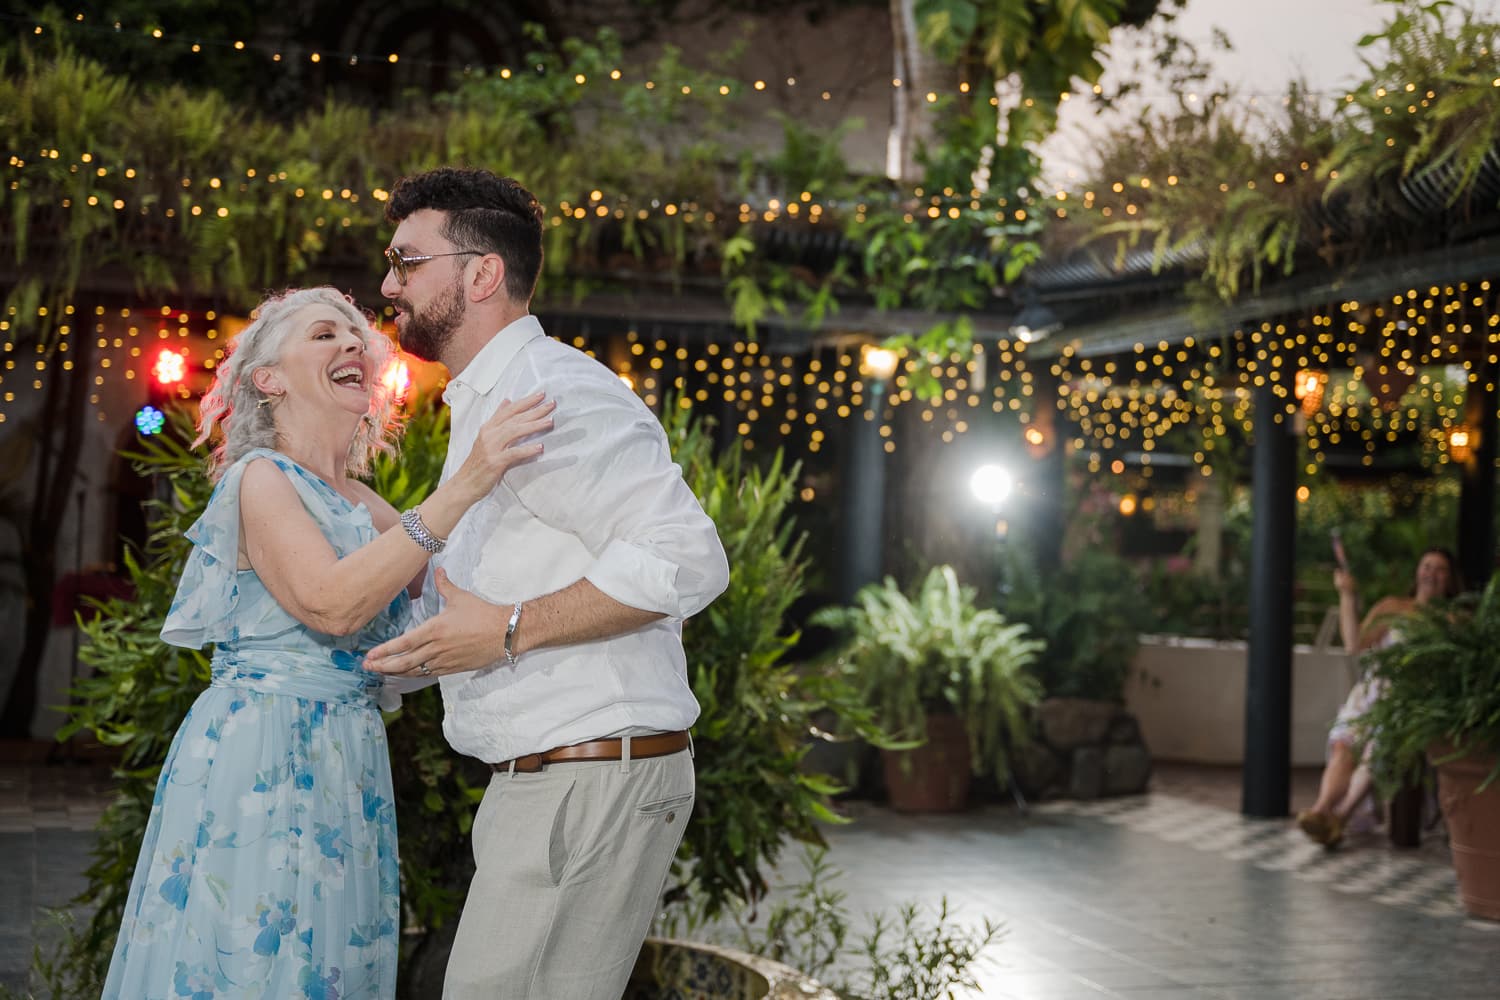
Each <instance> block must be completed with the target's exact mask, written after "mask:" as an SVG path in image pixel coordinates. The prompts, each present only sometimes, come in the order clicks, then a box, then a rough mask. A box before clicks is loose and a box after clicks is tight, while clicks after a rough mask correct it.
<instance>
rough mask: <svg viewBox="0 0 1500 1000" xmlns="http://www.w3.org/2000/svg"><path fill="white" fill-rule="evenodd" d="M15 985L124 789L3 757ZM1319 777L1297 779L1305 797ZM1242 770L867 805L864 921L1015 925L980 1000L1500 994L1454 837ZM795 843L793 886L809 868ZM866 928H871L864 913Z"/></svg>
mask: <svg viewBox="0 0 1500 1000" xmlns="http://www.w3.org/2000/svg"><path fill="white" fill-rule="evenodd" d="M4 757H8V758H9V760H5V759H0V852H3V856H4V857H5V858H7V859H8V860H9V862H10V863H9V864H7V865H5V866H3V867H0V984H4V985H7V986H10V987H12V988H18V987H21V986H22V984H23V982H24V977H25V969H26V967H27V964H28V963H29V961H30V955H31V950H32V945H33V927H32V921H33V919H34V917H35V915H36V913H37V911H38V908H40V907H42V906H44V905H48V904H55V903H60V902H62V901H64V900H66V899H67V898H68V897H69V896H70V895H72V894H73V893H74V892H76V891H77V890H78V889H79V888H81V886H82V879H81V874H80V873H81V872H82V870H83V868H84V865H85V864H86V860H87V853H88V847H89V844H90V842H91V839H92V834H91V832H90V831H91V828H92V825H93V823H94V821H95V820H96V819H97V817H98V815H99V811H100V809H101V808H102V801H103V798H104V796H105V795H106V794H107V791H108V787H109V781H108V776H107V774H106V773H105V772H103V771H101V770H99V769H98V768H97V767H91V766H87V765H80V764H76V763H71V764H51V765H49V764H47V763H46V762H45V761H44V760H42V759H38V758H39V755H38V754H35V753H31V754H20V755H18V754H16V753H14V752H11V753H8V754H3V755H0V758H4ZM1315 786H1316V774H1315V773H1301V772H1299V774H1298V775H1297V777H1296V779H1295V780H1294V795H1293V803H1294V805H1295V806H1300V805H1304V804H1306V803H1307V802H1308V801H1310V798H1311V795H1312V790H1313V789H1314V788H1315ZM1238 801H1239V791H1238V772H1237V771H1236V770H1235V769H1232V768H1229V769H1223V768H1220V769H1215V768H1207V769H1204V768H1190V767H1174V766H1171V765H1159V766H1158V769H1157V774H1156V776H1155V778H1154V780H1153V791H1152V793H1151V794H1149V795H1144V796H1136V797H1131V798H1125V799H1112V800H1104V801H1100V802H1092V803H1075V802H1056V803H1041V804H1039V805H1036V806H1035V807H1034V808H1033V810H1032V812H1031V813H1030V814H1029V815H1028V816H1024V817H1023V816H1020V815H1018V814H1017V812H1016V811H1015V810H1014V809H1013V808H1011V807H1009V806H991V807H987V808H984V809H980V810H976V811H973V812H969V813H965V814H962V815H959V816H942V817H908V816H901V815H897V814H895V813H892V812H890V811H888V810H886V809H883V808H880V807H875V806H871V805H868V804H864V803H854V804H853V805H852V806H851V813H852V814H853V816H854V818H855V822H854V823H852V824H850V825H848V826H842V827H837V828H831V829H829V831H828V839H829V842H830V844H831V850H830V853H829V856H828V860H829V862H830V863H831V864H832V865H834V866H835V867H837V868H839V869H841V870H842V871H843V872H844V873H845V877H844V878H843V879H842V880H841V881H840V882H839V883H838V884H839V886H840V887H841V888H842V889H843V890H844V891H845V892H846V893H847V894H848V903H849V906H850V909H851V911H853V912H854V913H856V914H867V913H870V912H873V911H877V910H882V909H883V910H886V911H888V912H889V911H891V910H892V909H893V908H894V907H895V906H896V905H899V904H900V903H903V902H908V901H916V902H921V903H925V904H930V905H935V904H936V903H937V901H938V900H939V899H940V898H942V897H946V898H947V900H948V902H949V903H950V905H951V906H954V907H956V908H957V916H958V918H959V919H960V920H962V921H966V922H972V923H976V924H977V923H978V922H979V921H980V919H981V918H982V917H985V916H988V917H990V918H992V919H995V920H998V921H1000V922H1002V923H1003V924H1004V925H1005V928H1006V933H1005V936H1004V938H1003V940H1002V941H1000V942H999V943H998V944H996V945H994V946H992V947H991V948H990V949H989V951H988V952H987V954H986V956H985V961H984V963H983V965H982V966H981V967H980V970H979V979H980V982H981V984H982V987H983V990H982V994H981V995H983V996H984V997H995V998H1006V1000H1074V998H1085V997H1087V998H1091V1000H1099V998H1131V1000H1147V998H1156V997H1161V998H1166V1000H1178V998H1215V1000H1280V998H1287V1000H1291V998H1296V1000H1343V998H1348V1000H1355V998H1358V1000H1396V998H1418V997H1420V998H1424V1000H1425V998H1453V1000H1467V998H1479V997H1485V998H1490V1000H1493V998H1494V997H1496V996H1500V987H1497V985H1496V984H1497V983H1500V924H1493V923H1487V922H1481V921H1475V920H1470V919H1468V918H1466V917H1465V915H1464V914H1463V913H1462V911H1461V910H1460V908H1459V906H1458V904H1457V901H1456V898H1455V895H1454V880H1453V873H1452V868H1451V866H1450V865H1449V863H1448V860H1447V856H1446V845H1445V844H1444V843H1443V841H1442V839H1441V837H1440V836H1438V837H1432V836H1429V837H1428V838H1427V842H1426V844H1424V846H1423V847H1422V848H1421V849H1419V850H1415V851H1405V850H1398V849H1395V848H1392V847H1390V846H1389V845H1388V844H1387V842H1386V840H1385V838H1384V837H1383V836H1381V835H1378V834H1370V835H1366V836H1364V837H1360V838H1355V839H1353V840H1351V842H1350V843H1349V844H1348V845H1347V846H1346V847H1345V848H1343V849H1341V850H1338V851H1335V852H1331V853H1330V852H1325V851H1323V850H1322V849H1321V848H1317V847H1315V846H1313V845H1311V844H1309V843H1307V842H1306V841H1305V840H1304V839H1303V838H1302V837H1301V836H1300V835H1299V834H1298V833H1296V831H1295V830H1293V829H1291V827H1290V826H1289V824H1288V823H1287V822H1286V821H1277V820H1249V819H1245V818H1243V817H1241V816H1240V815H1239V814H1238V812H1237V811H1236V809H1237V806H1238ZM797 856H798V854H797V852H796V851H789V852H788V860H787V861H786V863H785V864H784V865H783V871H784V873H785V878H787V879H795V878H796V877H797V872H798V870H799V865H800V862H798V861H797V860H795V858H797ZM859 919H861V920H863V919H864V918H862V917H861V918H859Z"/></svg>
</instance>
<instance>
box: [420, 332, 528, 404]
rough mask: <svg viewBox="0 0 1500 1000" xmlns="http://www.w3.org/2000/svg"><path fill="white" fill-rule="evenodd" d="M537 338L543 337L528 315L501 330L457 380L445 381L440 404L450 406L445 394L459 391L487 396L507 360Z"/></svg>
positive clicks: (450, 401) (475, 356) (504, 367)
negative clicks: (445, 385)
mask: <svg viewBox="0 0 1500 1000" xmlns="http://www.w3.org/2000/svg"><path fill="white" fill-rule="evenodd" d="M540 336H543V331H542V324H541V321H540V320H538V319H537V318H536V317H535V316H532V315H530V314H528V315H525V316H522V317H521V318H520V319H518V320H516V321H515V322H513V323H511V324H510V325H509V326H507V327H505V328H504V329H503V330H501V331H500V332H499V333H497V334H495V335H494V336H493V337H491V338H490V342H489V343H488V344H485V345H484V346H483V347H481V348H480V349H479V353H478V354H476V355H474V358H473V360H471V361H470V362H469V363H468V365H467V366H466V367H465V368H464V370H463V372H462V373H460V374H459V376H458V377H457V378H454V379H452V380H451V381H449V383H448V387H447V388H446V389H444V390H443V402H445V403H448V404H449V405H452V402H453V401H452V400H451V399H449V393H451V392H453V390H454V389H456V388H459V387H462V388H464V389H467V390H468V391H469V392H471V393H473V394H475V395H476V396H483V395H484V394H485V393H487V392H489V391H490V390H491V389H493V388H494V387H495V383H496V382H498V381H499V380H500V373H501V372H503V371H505V369H506V366H507V365H509V364H510V362H511V359H513V358H514V357H515V356H516V355H517V354H519V353H520V352H521V348H522V347H525V346H526V344H527V343H528V342H529V341H532V340H535V339H536V338H537V337H540Z"/></svg>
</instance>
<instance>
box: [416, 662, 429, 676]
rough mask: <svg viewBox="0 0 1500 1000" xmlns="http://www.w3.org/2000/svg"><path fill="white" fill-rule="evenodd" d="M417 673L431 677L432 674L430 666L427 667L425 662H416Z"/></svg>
mask: <svg viewBox="0 0 1500 1000" xmlns="http://www.w3.org/2000/svg"><path fill="white" fill-rule="evenodd" d="M417 673H419V674H421V675H422V676H423V677H431V676H432V668H431V667H429V666H428V665H427V664H425V663H418V664H417Z"/></svg>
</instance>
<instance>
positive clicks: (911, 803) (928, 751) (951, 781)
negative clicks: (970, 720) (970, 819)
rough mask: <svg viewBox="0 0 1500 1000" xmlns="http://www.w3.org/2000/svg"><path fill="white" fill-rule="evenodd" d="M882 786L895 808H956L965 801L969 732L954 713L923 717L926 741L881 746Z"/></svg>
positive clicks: (921, 810) (898, 809)
mask: <svg viewBox="0 0 1500 1000" xmlns="http://www.w3.org/2000/svg"><path fill="white" fill-rule="evenodd" d="M880 759H881V764H882V767H883V770H884V771H885V789H886V792H887V793H888V794H889V796H890V802H891V808H892V809H895V810H896V811H897V812H913V813H920V812H959V811H961V810H962V809H964V808H965V807H966V806H967V805H968V802H969V784H970V780H971V778H972V777H973V770H972V768H971V766H970V760H969V734H968V731H967V730H966V729H965V728H964V723H963V720H962V719H960V718H959V717H958V716H956V715H950V714H946V713H944V714H935V715H929V716H928V717H927V742H926V743H924V744H923V745H922V746H919V747H916V748H915V749H912V750H882V751H880Z"/></svg>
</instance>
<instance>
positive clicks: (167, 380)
mask: <svg viewBox="0 0 1500 1000" xmlns="http://www.w3.org/2000/svg"><path fill="white" fill-rule="evenodd" d="M151 375H152V376H153V377H154V378H155V379H156V381H157V383H158V384H159V385H174V384H176V383H178V382H181V381H182V380H183V379H185V378H187V360H186V359H185V358H184V357H183V356H182V355H181V354H178V353H177V352H176V351H174V350H172V349H171V348H168V347H163V348H162V349H161V352H160V353H158V354H157V355H156V361H155V363H154V364H152V365H151Z"/></svg>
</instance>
